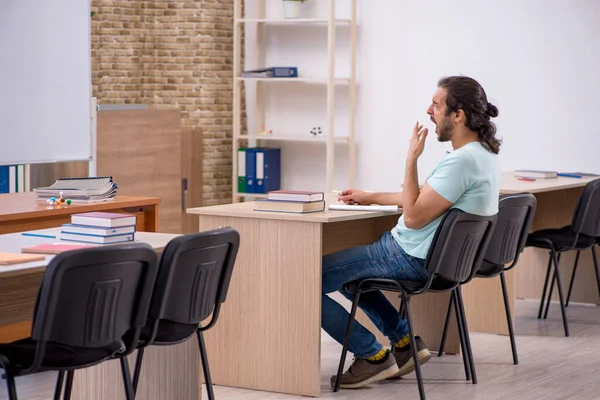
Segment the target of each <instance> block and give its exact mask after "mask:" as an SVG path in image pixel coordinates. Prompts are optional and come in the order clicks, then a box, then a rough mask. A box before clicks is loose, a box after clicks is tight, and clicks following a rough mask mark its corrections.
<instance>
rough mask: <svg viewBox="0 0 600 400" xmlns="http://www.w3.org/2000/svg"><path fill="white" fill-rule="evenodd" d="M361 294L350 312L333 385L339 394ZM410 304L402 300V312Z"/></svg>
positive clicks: (353, 303)
mask: <svg viewBox="0 0 600 400" xmlns="http://www.w3.org/2000/svg"><path fill="white" fill-rule="evenodd" d="M359 297H360V293H359V292H358V291H357V292H356V294H355V295H354V300H353V301H352V309H351V310H350V317H349V318H348V326H346V337H345V338H344V345H343V346H342V355H341V356H340V365H338V371H337V375H336V377H335V385H333V391H334V392H338V391H339V390H340V378H341V377H342V374H343V373H344V364H345V363H346V353H347V352H348V345H349V344H350V336H351V335H352V324H353V323H354V317H356V309H357V308H358V299H359ZM407 307H408V303H406V301H405V300H404V299H402V310H403V311H406V308H407Z"/></svg>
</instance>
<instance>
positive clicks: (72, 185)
mask: <svg viewBox="0 0 600 400" xmlns="http://www.w3.org/2000/svg"><path fill="white" fill-rule="evenodd" d="M33 191H34V192H35V193H36V194H37V198H38V200H43V201H48V200H50V199H51V198H53V197H54V198H55V199H57V200H58V199H59V198H60V196H61V193H62V196H63V198H64V199H70V200H71V202H73V203H77V202H83V203H93V202H100V201H107V200H113V199H114V198H115V196H116V195H117V185H116V184H115V183H114V182H113V180H112V177H111V176H97V177H86V178H59V179H58V180H57V181H56V182H54V183H53V184H52V185H51V186H48V187H40V188H35V189H33Z"/></svg>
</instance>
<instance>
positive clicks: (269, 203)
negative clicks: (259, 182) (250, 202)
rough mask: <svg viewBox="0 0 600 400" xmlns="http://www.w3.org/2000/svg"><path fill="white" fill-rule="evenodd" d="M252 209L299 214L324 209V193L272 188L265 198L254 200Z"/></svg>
mask: <svg viewBox="0 0 600 400" xmlns="http://www.w3.org/2000/svg"><path fill="white" fill-rule="evenodd" d="M254 210H255V211H276V212H289V213H301V214H304V213H310V212H319V211H324V210H325V194H324V193H323V192H310V191H297V190H274V191H271V192H269V193H267V199H266V200H258V201H256V202H255V203H254Z"/></svg>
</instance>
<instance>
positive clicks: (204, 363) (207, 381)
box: [196, 330, 215, 400]
mask: <svg viewBox="0 0 600 400" xmlns="http://www.w3.org/2000/svg"><path fill="white" fill-rule="evenodd" d="M196 335H197V336H198V347H199V348H200V358H201V359H202V371H203V372H204V384H205V385H206V393H207V395H208V400H215V394H214V392H213V385H212V380H211V378H210V369H209V367H208V357H207V355H206V346H205V345H204V335H202V331H199V330H198V331H196Z"/></svg>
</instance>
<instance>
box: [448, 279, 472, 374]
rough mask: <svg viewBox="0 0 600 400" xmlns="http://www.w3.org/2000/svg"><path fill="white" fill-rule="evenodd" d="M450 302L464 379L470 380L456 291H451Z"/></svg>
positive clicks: (469, 367) (469, 366)
mask: <svg viewBox="0 0 600 400" xmlns="http://www.w3.org/2000/svg"><path fill="white" fill-rule="evenodd" d="M450 300H451V301H452V302H453V303H454V311H455V314H456V326H457V327H458V338H459V339H460V349H461V353H462V358H463V364H464V366H465V379H466V380H468V381H470V380H471V365H470V364H469V354H468V353H469V349H468V348H467V343H466V342H465V329H464V327H463V324H462V319H461V317H460V307H459V305H458V297H457V296H456V290H453V291H452V295H451V298H450Z"/></svg>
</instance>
